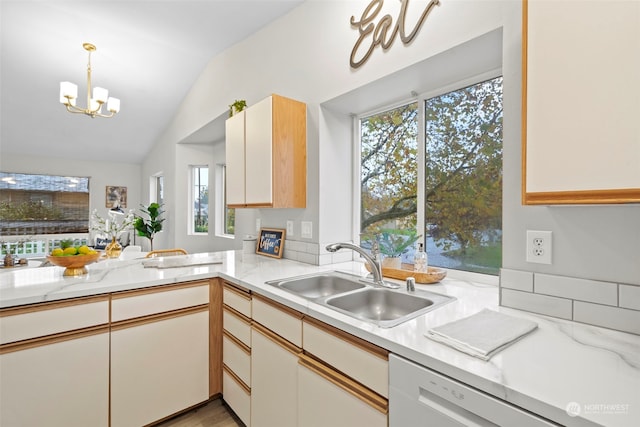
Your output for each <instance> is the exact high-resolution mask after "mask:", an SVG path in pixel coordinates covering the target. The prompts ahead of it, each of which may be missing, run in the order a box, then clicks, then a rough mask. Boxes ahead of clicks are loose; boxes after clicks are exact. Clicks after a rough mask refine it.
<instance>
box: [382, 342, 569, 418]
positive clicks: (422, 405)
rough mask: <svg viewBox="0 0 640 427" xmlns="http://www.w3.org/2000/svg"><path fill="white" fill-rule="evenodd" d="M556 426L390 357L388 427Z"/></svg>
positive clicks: (439, 375)
mask: <svg viewBox="0 0 640 427" xmlns="http://www.w3.org/2000/svg"><path fill="white" fill-rule="evenodd" d="M407 426H412V427H418V426H425V427H426V426H438V427H490V426H518V427H541V426H558V424H554V423H552V422H550V421H548V420H546V419H543V418H540V417H537V416H535V415H533V414H531V413H529V412H526V411H524V410H522V409H520V408H518V407H516V406H513V405H511V404H509V403H507V402H504V401H502V400H500V399H497V398H495V397H493V396H490V395H488V394H486V393H483V392H481V391H478V390H475V389H473V388H471V387H469V386H467V385H465V384H463V383H460V382H457V381H454V380H452V379H450V378H448V377H445V376H443V375H441V374H439V373H437V372H435V371H432V370H431V369H428V368H425V367H424V366H421V365H418V364H416V363H414V362H411V361H409V360H406V359H404V358H401V357H399V356H397V355H395V354H390V355H389V427H407Z"/></svg>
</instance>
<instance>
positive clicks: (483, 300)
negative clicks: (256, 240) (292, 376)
mask: <svg viewBox="0 0 640 427" xmlns="http://www.w3.org/2000/svg"><path fill="white" fill-rule="evenodd" d="M141 256H142V255H141ZM176 259H177V257H174V259H173V260H172V262H176V261H175V260H176ZM183 259H184V261H185V263H186V264H193V263H195V264H198V265H190V266H185V267H174V268H149V267H147V268H145V267H144V266H143V264H142V259H129V260H104V261H100V262H98V263H95V264H91V265H89V266H87V269H88V270H89V274H87V275H86V276H83V277H80V278H65V277H63V276H62V271H63V269H62V268H61V267H36V268H31V267H21V268H15V269H3V270H0V308H3V307H11V306H17V305H24V304H32V303H39V302H45V301H54V300H60V299H67V298H75V297H81V296H88V295H97V294H101V293H108V292H115V291H121V290H129V289H136V288H143V287H149V286H157V285H163V284H171V283H176V282H183V281H188V280H197V279H205V278H211V277H222V278H224V279H227V280H229V281H232V282H234V283H237V284H239V285H242V286H244V287H246V288H248V289H250V290H252V291H253V292H255V293H259V294H262V295H265V296H268V297H269V298H272V299H274V300H276V301H279V302H281V303H284V304H286V305H288V306H290V307H291V308H294V309H296V310H298V311H300V312H303V313H305V314H308V315H310V316H312V317H315V318H317V319H319V320H322V321H324V322H326V323H328V324H331V325H333V326H336V327H338V328H340V329H343V330H345V331H347V332H350V333H352V334H353V335H356V336H358V337H361V338H363V339H365V340H368V341H370V342H372V343H374V344H376V345H379V346H381V347H384V348H386V349H388V350H389V351H391V352H393V353H396V354H398V355H401V356H403V357H406V358H408V359H410V360H413V361H415V362H417V363H419V364H422V365H424V366H426V367H429V368H431V369H434V370H436V371H438V372H441V373H443V374H445V375H448V376H450V377H452V378H455V379H457V380H459V381H461V382H463V383H466V384H469V385H471V386H472V387H475V388H477V389H479V390H482V391H485V392H487V393H490V394H492V395H494V396H497V397H499V398H501V399H504V400H506V401H508V402H511V403H513V404H515V405H518V406H520V407H522V408H525V409H527V410H529V411H531V412H534V413H536V414H539V415H541V416H543V417H546V418H548V419H551V420H552V421H555V422H556V423H559V424H562V425H567V426H583V425H584V426H590V425H603V426H629V427H631V426H634V427H635V426H638V425H640V336H637V335H633V334H628V333H623V332H617V331H612V330H608V329H604V328H598V327H594V326H589V325H583V324H580V323H575V322H571V321H565V320H560V319H554V318H550V317H545V316H541V315H535V314H531V313H527V312H524V311H519V310H514V309H509V308H506V307H499V306H498V289H497V287H495V286H492V285H483V284H478V283H472V282H468V281H462V280H456V279H451V278H446V279H444V280H443V281H442V282H441V283H439V284H434V285H419V284H418V285H416V289H424V290H429V291H433V292H438V293H442V294H447V295H451V296H454V297H456V301H454V302H452V303H449V304H446V305H444V306H442V307H440V308H437V309H436V310H433V311H432V312H429V313H427V314H424V315H422V316H419V317H417V318H415V319H413V320H409V321H407V322H405V323H403V324H401V325H399V326H396V327H393V328H386V329H385V328H379V327H377V326H375V325H373V324H370V323H367V322H362V321H359V320H356V319H354V318H352V317H349V316H346V315H343V314H341V313H338V312H336V311H334V310H331V309H329V308H326V307H324V306H322V305H319V304H315V303H313V302H310V301H308V300H306V299H304V298H301V297H297V296H295V295H292V294H289V293H287V292H285V291H283V290H280V289H278V288H275V287H274V286H270V285H266V284H265V282H266V281H269V280H275V279H281V278H286V277H293V276H298V275H303V274H311V273H315V272H319V271H327V270H337V271H343V272H346V273H351V274H356V275H361V276H365V275H366V270H365V269H364V267H363V265H362V264H361V263H357V262H347V263H340V264H333V265H327V266H313V265H309V264H303V263H299V262H295V261H289V260H278V259H272V258H268V257H263V256H259V255H254V254H242V253H241V251H226V252H217V253H205V254H193V255H187V256H184V257H183ZM208 261H211V262H216V263H213V264H202V263H203V262H208ZM483 308H490V309H493V310H497V311H500V312H502V313H505V314H509V315H512V316H516V317H520V318H525V319H530V320H533V321H535V322H536V323H537V324H538V329H536V330H535V331H534V332H533V333H532V334H530V335H528V336H526V337H525V338H523V339H522V340H520V341H518V342H517V343H515V344H513V345H512V346H510V347H508V348H507V349H505V350H503V351H501V352H499V353H498V354H496V355H495V356H493V357H492V358H491V360H489V361H488V362H485V361H482V360H480V359H477V358H474V357H472V356H468V355H466V354H464V353H461V352H458V351H456V350H453V349H451V348H449V347H447V346H445V345H443V344H440V343H437V342H434V341H432V340H429V339H427V338H426V337H425V336H424V334H425V333H426V331H427V330H428V329H430V328H432V327H435V326H439V325H442V324H445V323H448V322H451V321H453V320H457V319H460V318H463V317H466V316H469V315H472V314H474V313H476V312H478V311H480V310H481V309H483ZM487 333H491V331H487ZM568 405H573V406H572V408H573V409H575V408H578V410H579V412H580V413H579V415H578V416H570V415H569V414H568V412H567V406H568ZM576 405H577V406H576ZM572 415H573V412H572Z"/></svg>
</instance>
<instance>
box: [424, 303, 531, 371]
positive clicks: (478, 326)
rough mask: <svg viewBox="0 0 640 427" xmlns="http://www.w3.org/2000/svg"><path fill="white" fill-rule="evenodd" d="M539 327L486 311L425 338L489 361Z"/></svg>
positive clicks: (525, 321) (460, 320)
mask: <svg viewBox="0 0 640 427" xmlns="http://www.w3.org/2000/svg"><path fill="white" fill-rule="evenodd" d="M537 327H538V324H537V323H535V322H532V321H530V320H526V319H520V318H517V317H513V316H509V315H507V314H504V313H498V312H497V311H493V310H489V309H486V308H485V309H483V310H481V311H479V312H478V313H476V314H473V315H471V316H469V317H465V318H464V319H459V320H456V321H454V322H451V323H447V324H445V325H442V326H438V327H435V328H432V329H429V331H427V333H426V334H425V336H426V337H427V338H431V339H432V340H435V341H438V342H441V343H443V344H446V345H448V346H451V347H453V348H455V349H456V350H459V351H462V352H464V353H467V354H470V355H472V356H475V357H478V358H480V359H482V360H489V359H490V358H491V357H492V356H493V355H494V354H496V353H497V352H499V351H500V350H502V349H504V348H506V347H508V346H509V345H511V344H513V343H514V342H516V341H518V340H519V339H520V338H522V337H524V336H525V335H527V334H528V333H530V332H532V331H533V330H534V329H536V328H537Z"/></svg>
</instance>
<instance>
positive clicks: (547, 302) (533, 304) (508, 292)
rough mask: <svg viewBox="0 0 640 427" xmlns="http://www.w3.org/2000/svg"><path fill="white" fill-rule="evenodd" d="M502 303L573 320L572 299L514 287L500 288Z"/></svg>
mask: <svg viewBox="0 0 640 427" xmlns="http://www.w3.org/2000/svg"><path fill="white" fill-rule="evenodd" d="M500 305H503V306H505V307H511V308H517V309H519V310H525V311H532V312H534V313H539V314H544V315H547V316H553V317H559V318H561V319H568V320H571V317H572V301H571V300H568V299H564V298H556V297H552V296H547V295H538V294H532V293H529V292H521V291H516V290H513V289H506V288H501V289H500Z"/></svg>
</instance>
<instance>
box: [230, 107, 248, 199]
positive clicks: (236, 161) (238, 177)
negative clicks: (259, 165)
mask: <svg viewBox="0 0 640 427" xmlns="http://www.w3.org/2000/svg"><path fill="white" fill-rule="evenodd" d="M244 125H245V112H244V111H241V112H239V113H236V114H235V115H234V116H233V117H230V118H229V119H228V120H227V121H226V122H225V155H226V170H227V176H226V179H225V182H226V185H227V205H244V204H245V197H244V191H245V190H244V182H245V180H244V176H245V162H244V152H245V143H244Z"/></svg>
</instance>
